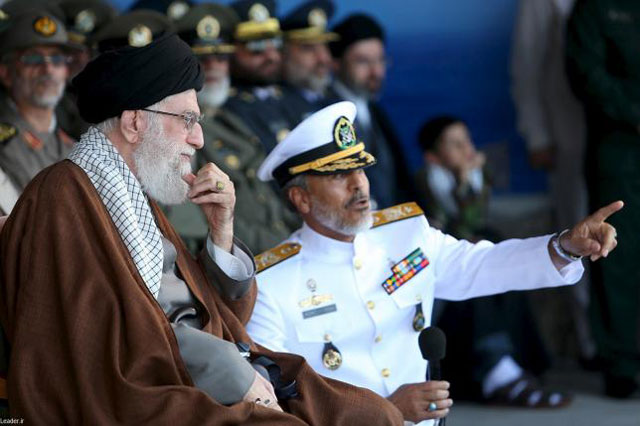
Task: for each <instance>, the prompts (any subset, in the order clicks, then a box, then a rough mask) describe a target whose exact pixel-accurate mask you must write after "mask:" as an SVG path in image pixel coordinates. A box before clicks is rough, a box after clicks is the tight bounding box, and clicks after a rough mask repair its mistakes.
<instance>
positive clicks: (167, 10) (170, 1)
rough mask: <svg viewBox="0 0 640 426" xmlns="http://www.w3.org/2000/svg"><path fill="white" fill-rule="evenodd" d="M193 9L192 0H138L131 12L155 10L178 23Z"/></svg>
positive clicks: (132, 6)
mask: <svg viewBox="0 0 640 426" xmlns="http://www.w3.org/2000/svg"><path fill="white" fill-rule="evenodd" d="M191 7H193V1H191V0H138V1H136V2H135V3H133V5H131V7H130V8H129V11H133V10H140V9H146V10H155V11H156V12H160V13H162V14H163V15H165V16H166V17H167V18H169V19H171V20H172V21H177V20H178V19H180V18H182V17H183V16H184V15H186V14H187V12H189V10H190V9H191Z"/></svg>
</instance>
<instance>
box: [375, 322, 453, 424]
mask: <svg viewBox="0 0 640 426" xmlns="http://www.w3.org/2000/svg"><path fill="white" fill-rule="evenodd" d="M418 342H419V344H420V351H421V352H422V356H423V358H425V359H426V360H427V361H429V370H430V371H428V372H427V381H426V382H423V383H408V384H405V385H402V386H400V387H399V388H398V389H397V390H396V391H395V392H394V393H393V394H391V395H390V396H389V397H388V398H387V399H388V400H389V401H391V402H392V403H393V404H394V405H395V406H396V407H397V408H398V409H399V410H400V412H402V415H403V417H404V419H405V420H409V421H411V422H414V423H419V422H421V421H423V420H429V419H440V418H443V417H445V416H446V415H447V414H449V407H451V405H453V401H452V400H451V399H449V383H448V382H444V381H441V380H440V360H441V359H442V358H444V355H445V345H446V339H445V337H444V333H443V332H442V330H440V329H439V328H437V327H429V328H426V329H425V330H422V332H421V333H420V337H419V340H418ZM436 358H437V360H436ZM430 379H431V380H430Z"/></svg>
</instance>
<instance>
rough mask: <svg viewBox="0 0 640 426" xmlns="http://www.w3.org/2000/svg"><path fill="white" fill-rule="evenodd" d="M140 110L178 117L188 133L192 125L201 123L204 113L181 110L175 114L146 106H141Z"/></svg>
mask: <svg viewBox="0 0 640 426" xmlns="http://www.w3.org/2000/svg"><path fill="white" fill-rule="evenodd" d="M142 111H147V112H153V113H155V114H163V115H170V116H171V117H180V118H182V120H183V121H184V128H185V129H186V130H187V132H189V133H191V131H192V130H193V126H195V125H196V123H202V120H204V115H198V114H197V113H195V112H193V111H187V112H183V113H182V114H176V113H175V112H166V111H157V110H154V109H147V108H142Z"/></svg>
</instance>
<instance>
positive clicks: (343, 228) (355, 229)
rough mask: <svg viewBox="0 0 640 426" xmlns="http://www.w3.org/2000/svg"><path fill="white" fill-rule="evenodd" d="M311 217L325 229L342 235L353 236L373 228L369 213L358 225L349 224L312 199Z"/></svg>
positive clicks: (371, 216)
mask: <svg viewBox="0 0 640 426" xmlns="http://www.w3.org/2000/svg"><path fill="white" fill-rule="evenodd" d="M311 215H312V216H313V217H314V218H315V219H316V220H317V221H318V222H320V223H321V224H322V226H324V227H325V228H328V229H331V230H332V231H335V232H338V233H340V234H342V235H349V236H355V235H357V234H359V233H360V232H364V231H366V230H367V229H369V228H371V227H372V226H373V215H372V214H371V212H370V211H369V212H368V213H367V214H366V215H365V216H363V217H362V219H361V220H360V221H358V223H354V224H349V223H346V222H345V221H344V219H343V218H342V217H341V216H340V214H338V212H335V211H332V210H329V209H326V208H325V207H324V205H323V204H322V203H320V202H319V200H317V199H315V198H313V199H312V204H311Z"/></svg>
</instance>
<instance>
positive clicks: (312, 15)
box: [280, 0, 340, 42]
mask: <svg viewBox="0 0 640 426" xmlns="http://www.w3.org/2000/svg"><path fill="white" fill-rule="evenodd" d="M333 10H334V8H333V3H331V2H330V1H329V0H311V1H308V2H306V3H303V4H302V5H300V6H299V7H298V8H296V9H295V10H293V11H292V12H291V13H289V14H288V15H287V16H286V17H284V18H283V19H282V20H281V22H280V24H281V26H282V31H283V33H284V38H285V39H286V40H288V41H294V42H326V41H334V40H337V39H338V38H340V37H339V36H338V34H336V33H334V32H329V31H327V22H328V21H329V19H331V17H332V16H333Z"/></svg>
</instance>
